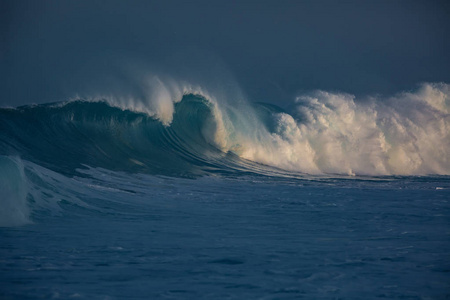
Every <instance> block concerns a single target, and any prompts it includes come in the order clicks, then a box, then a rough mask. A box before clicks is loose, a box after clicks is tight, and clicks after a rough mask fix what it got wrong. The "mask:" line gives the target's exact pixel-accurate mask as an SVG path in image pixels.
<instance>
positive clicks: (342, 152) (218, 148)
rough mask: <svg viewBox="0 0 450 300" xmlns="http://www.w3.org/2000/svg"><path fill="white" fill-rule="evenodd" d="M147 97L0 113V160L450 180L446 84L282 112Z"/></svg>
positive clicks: (181, 95) (196, 96) (300, 104)
mask: <svg viewBox="0 0 450 300" xmlns="http://www.w3.org/2000/svg"><path fill="white" fill-rule="evenodd" d="M161 95H162V96H161ZM153 97H154V100H152V99H153V98H152V99H150V100H149V101H148V103H152V104H151V105H150V104H148V105H147V104H146V103H143V102H137V101H135V100H133V101H131V100H130V101H128V102H127V101H125V100H123V99H122V100H120V101H119V100H117V99H115V98H111V97H109V98H108V97H104V98H95V99H94V100H90V101H83V100H75V101H69V102H66V103H53V104H44V105H34V106H23V107H18V108H15V109H0V154H1V155H16V156H20V157H22V158H23V159H26V160H30V161H33V162H35V163H37V164H39V165H43V166H45V167H48V168H50V169H52V170H55V171H58V172H61V173H63V174H67V173H72V172H76V170H77V169H78V168H80V167H82V166H83V165H88V166H92V167H103V168H106V169H110V170H121V171H128V172H143V173H150V174H162V175H169V176H187V177H191V176H201V175H208V174H248V172H251V173H261V174H265V175H280V174H283V173H285V174H288V173H290V174H292V172H293V173H298V174H301V173H302V174H305V173H306V174H350V175H354V174H357V175H397V174H399V175H425V174H444V175H448V174H450V110H449V105H450V88H449V85H447V84H424V85H422V86H421V88H420V89H419V90H418V91H416V92H409V93H401V94H398V95H395V96H392V97H390V98H386V99H380V98H369V99H363V100H358V101H357V100H356V99H355V97H354V96H352V95H349V94H341V93H329V92H324V91H317V92H314V93H311V94H308V95H301V96H298V97H297V98H296V100H295V102H294V103H293V104H292V105H291V106H290V107H289V108H288V109H285V110H283V109H281V108H279V107H276V106H274V105H270V104H263V103H253V104H248V103H246V102H245V101H219V100H218V99H216V98H214V97H212V96H210V95H209V94H208V93H205V92H202V91H201V90H193V89H185V90H180V89H178V90H176V92H173V90H172V91H171V90H170V88H165V89H164V93H162V94H161V93H159V94H155V95H153ZM161 97H163V98H161ZM165 98H167V99H165Z"/></svg>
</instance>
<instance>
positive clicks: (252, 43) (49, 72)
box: [0, 0, 450, 106]
mask: <svg viewBox="0 0 450 300" xmlns="http://www.w3.org/2000/svg"><path fill="white" fill-rule="evenodd" d="M449 53H450V4H448V3H446V1H433V0H424V1H415V0H409V1H384V0H379V1H321V0H319V1H280V0H278V1H248V0H241V1H233V0H231V1H171V0H168V1H133V0H132V1H115V0H110V1H98V0H90V1H83V0H81V1H80V0H78V1H64V0H58V1H48V0H40V1H26V0H24V1H16V0H12V1H10V0H3V1H0V106H17V105H23V104H29V103H44V102H54V101H63V100H66V99H68V98H71V97H73V96H74V95H80V94H81V95H83V94H89V93H96V92H98V93H101V92H104V91H107V90H110V91H114V90H115V91H118V90H122V89H124V90H127V89H128V90H133V86H134V85H136V84H137V83H136V82H134V79H133V76H130V75H129V74H130V72H131V73H133V72H135V73H137V74H141V73H145V72H152V73H156V74H159V73H164V74H166V75H170V76H173V77H174V78H183V79H187V80H191V79H192V80H193V81H196V82H198V83H199V84H206V85H207V84H208V82H214V83H215V84H216V85H217V84H219V85H220V84H223V85H226V84H228V83H229V82H231V81H233V82H236V83H237V85H238V86H239V87H240V89H241V90H242V91H243V93H244V94H245V95H246V97H247V98H248V99H249V100H251V101H263V102H272V103H276V104H280V105H282V104H283V103H287V102H288V101H290V100H291V99H293V98H294V97H295V95H297V94H298V93H300V92H304V91H312V90H317V89H320V90H327V91H341V92H347V93H352V94H355V95H374V94H392V93H396V92H400V91H404V90H411V89H414V88H415V87H416V86H417V84H419V83H422V82H446V83H449V82H450V54H449Z"/></svg>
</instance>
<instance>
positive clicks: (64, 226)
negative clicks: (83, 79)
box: [0, 84, 450, 299]
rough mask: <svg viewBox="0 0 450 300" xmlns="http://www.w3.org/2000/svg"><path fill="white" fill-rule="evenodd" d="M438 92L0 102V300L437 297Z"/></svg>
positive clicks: (445, 123)
mask: <svg viewBox="0 0 450 300" xmlns="http://www.w3.org/2000/svg"><path fill="white" fill-rule="evenodd" d="M448 91H449V87H448V85H445V84H428V85H424V86H422V87H421V88H420V89H419V90H417V91H415V92H408V93H401V94H398V95H395V96H392V97H391V98H389V99H384V100H383V101H381V100H379V99H378V100H377V99H369V100H367V101H365V102H364V101H357V100H356V99H354V97H352V96H351V95H347V94H333V93H327V92H316V93H315V94H310V95H303V96H301V97H298V98H297V99H296V101H295V103H293V105H292V106H291V107H288V108H283V109H282V108H280V107H277V106H275V105H273V104H267V103H248V102H245V101H240V100H236V101H224V100H222V99H221V98H220V97H213V96H211V94H209V93H206V92H205V91H198V90H192V89H188V90H187V91H184V92H182V93H181V96H179V97H178V98H177V100H176V101H173V99H172V100H171V102H170V101H169V102H167V101H166V100H161V99H159V100H158V101H156V100H154V101H152V102H151V103H144V104H145V105H144V104H143V103H138V102H136V101H134V102H133V101H131V102H130V101H128V100H127V101H128V102H127V101H125V100H123V99H112V98H107V97H106V98H103V99H102V100H99V99H75V100H70V101H66V102H59V103H49V104H39V105H27V106H22V107H16V108H2V109H0V205H1V206H0V298H1V299H72V298H73V299H375V298H388V299H450V203H449V202H450V176H449V174H450V154H449V153H450V130H449V128H450V117H449V112H450V111H449V103H450V100H449V99H450V98H449V96H448V95H449V92H448ZM406 104H407V105H406Z"/></svg>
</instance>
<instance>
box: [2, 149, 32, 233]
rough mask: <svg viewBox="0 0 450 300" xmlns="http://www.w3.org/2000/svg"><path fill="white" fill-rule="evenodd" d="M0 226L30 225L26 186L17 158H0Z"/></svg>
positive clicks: (21, 164)
mask: <svg viewBox="0 0 450 300" xmlns="http://www.w3.org/2000/svg"><path fill="white" fill-rule="evenodd" d="M0 191H1V195H0V205H1V209H0V226H2V227H10V226H19V225H24V224H27V223H30V219H29V213H30V211H29V207H28V205H27V194H28V192H27V191H28V184H27V180H26V177H25V174H24V169H23V163H22V161H21V160H20V159H19V158H15V157H8V156H0Z"/></svg>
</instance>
